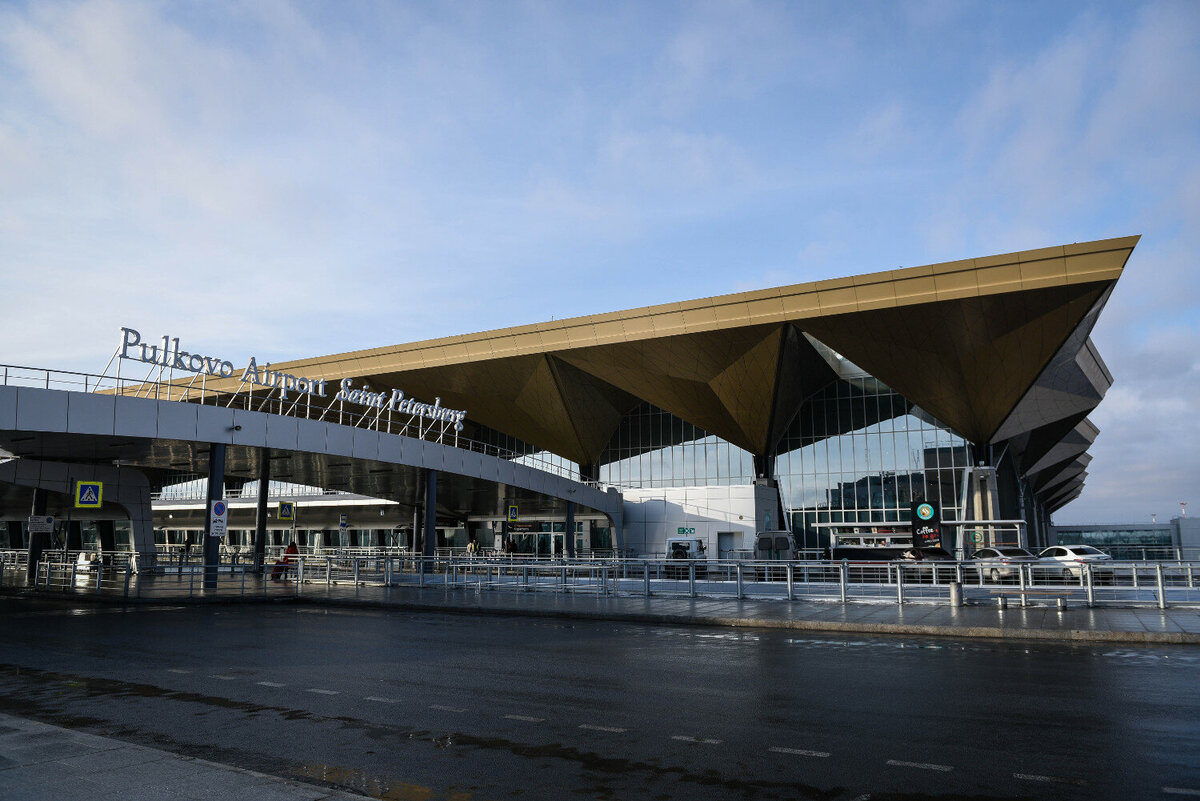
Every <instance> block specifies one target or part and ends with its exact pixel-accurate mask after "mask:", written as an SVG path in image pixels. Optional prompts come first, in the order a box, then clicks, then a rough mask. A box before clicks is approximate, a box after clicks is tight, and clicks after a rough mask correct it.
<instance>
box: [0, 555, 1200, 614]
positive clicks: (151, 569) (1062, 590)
mask: <svg viewBox="0 0 1200 801" xmlns="http://www.w3.org/2000/svg"><path fill="white" fill-rule="evenodd" d="M4 564H7V562H4ZM14 574H15V571H12V570H9V571H7V577H6V579H5V583H6V584H7V585H9V586H11V585H12V584H14V583H19V582H15V579H14ZM22 575H23V574H22ZM204 579H205V568H204V565H203V562H202V560H201V557H200V556H199V555H198V554H192V555H184V554H179V555H176V556H175V557H173V558H171V559H160V560H156V562H155V563H154V564H152V565H143V566H140V568H139V565H138V564H137V560H136V558H133V557H132V556H131V553H130V552H116V553H111V554H108V555H106V556H103V557H101V556H100V555H97V554H90V553H87V552H83V553H82V555H81V554H80V553H78V552H63V551H54V552H49V553H47V554H44V555H43V559H42V561H41V562H39V564H38V566H37V571H36V577H35V581H34V588H35V589H36V590H38V591H41V592H68V593H77V594H78V593H93V594H101V595H118V596H121V597H127V598H171V597H181V596H187V597H209V598H220V597H246V596H264V597H276V596H310V597H320V596H321V595H325V596H326V597H330V598H335V597H344V596H345V594H346V592H347V591H350V592H359V591H367V590H372V591H374V590H378V589H386V588H399V587H439V588H442V589H444V590H445V591H447V592H457V591H467V592H474V593H477V594H482V593H484V592H521V593H527V592H536V593H558V594H575V595H598V596H607V595H621V596H639V595H640V596H645V597H664V598H670V597H674V598H680V597H684V598H697V597H704V598H738V599H751V600H812V601H838V602H842V603H846V602H868V603H870V602H873V603H897V604H904V603H935V604H937V603H940V604H946V603H951V602H952V594H951V590H952V586H954V585H957V586H958V587H959V590H958V593H959V594H958V596H957V599H956V600H958V601H961V602H962V603H964V604H993V605H994V604H997V603H1000V604H1002V605H1007V604H1009V603H1015V604H1020V605H1021V606H1028V605H1031V604H1051V605H1059V606H1087V607H1097V606H1157V607H1159V608H1166V607H1167V606H1174V605H1183V606H1200V586H1197V581H1198V579H1200V563H1198V562H1178V563H1162V562H1155V563H1150V564H1147V563H1138V562H1104V563H1101V564H1099V565H1088V564H1083V565H1078V566H1068V567H1065V568H1064V567H1063V566H1061V565H1057V564H1055V565H1046V564H1042V563H1034V564H1028V565H1021V566H1019V567H1018V568H1016V569H1015V575H1011V576H1005V577H1003V578H1001V579H999V580H997V581H993V580H990V579H989V578H988V577H987V576H985V575H984V572H983V571H981V570H980V569H978V568H977V567H976V566H975V565H974V564H972V563H970V562H949V561H939V562H903V561H902V562H829V561H804V562H779V561H769V562H764V561H726V560H722V561H699V560H698V561H689V562H688V563H687V564H682V563H680V562H678V561H672V560H662V559H610V560H555V559H541V560H534V559H528V558H507V557H462V556H433V557H426V556H419V555H415V554H399V555H396V554H386V553H384V552H383V551H380V552H378V553H375V554H373V555H366V556H363V555H355V554H326V555H323V556H322V555H304V554H296V555H286V554H285V555H281V556H279V557H276V558H275V559H273V560H272V559H269V560H268V561H267V563H266V564H265V565H264V567H263V569H262V570H261V571H260V570H259V569H258V568H257V567H256V566H255V565H254V563H253V561H252V560H248V559H245V558H231V559H229V560H226V561H224V562H222V563H221V564H220V565H219V566H217V569H216V571H215V582H214V586H210V587H207V588H206V587H205V586H204V585H205V581H204ZM374 597H379V596H378V595H377V594H376V596H374Z"/></svg>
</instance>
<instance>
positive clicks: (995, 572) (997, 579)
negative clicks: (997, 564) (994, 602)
mask: <svg viewBox="0 0 1200 801" xmlns="http://www.w3.org/2000/svg"><path fill="white" fill-rule="evenodd" d="M988 577H989V578H990V579H991V580H992V583H993V584H999V583H1000V571H999V570H997V569H996V568H994V567H993V568H992V572H991V573H989V574H988Z"/></svg>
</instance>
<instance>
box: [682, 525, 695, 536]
mask: <svg viewBox="0 0 1200 801" xmlns="http://www.w3.org/2000/svg"><path fill="white" fill-rule="evenodd" d="M677 531H678V532H679V536H681V537H690V536H692V535H693V534H695V533H696V529H694V528H683V527H682V526H681V527H680V528H678V529H677Z"/></svg>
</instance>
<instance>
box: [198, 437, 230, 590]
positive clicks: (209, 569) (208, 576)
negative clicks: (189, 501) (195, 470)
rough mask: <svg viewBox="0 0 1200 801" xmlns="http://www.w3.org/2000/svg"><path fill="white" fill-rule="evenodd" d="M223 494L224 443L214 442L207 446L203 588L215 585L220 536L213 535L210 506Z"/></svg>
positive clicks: (212, 587)
mask: <svg viewBox="0 0 1200 801" xmlns="http://www.w3.org/2000/svg"><path fill="white" fill-rule="evenodd" d="M224 496H225V445H224V444H223V443H220V442H214V443H212V444H211V445H209V448H208V497H207V502H206V503H205V504H204V543H203V547H204V589H206V590H213V589H216V587H217V571H218V569H219V567H220V564H221V538H220V537H213V536H210V535H211V531H210V528H211V527H212V506H213V503H214V502H215V501H220V500H224Z"/></svg>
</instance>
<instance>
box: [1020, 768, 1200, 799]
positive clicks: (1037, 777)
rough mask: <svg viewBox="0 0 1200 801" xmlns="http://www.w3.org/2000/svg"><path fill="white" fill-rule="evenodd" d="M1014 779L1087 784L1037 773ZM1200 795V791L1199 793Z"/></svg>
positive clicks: (1081, 780)
mask: <svg viewBox="0 0 1200 801" xmlns="http://www.w3.org/2000/svg"><path fill="white" fill-rule="evenodd" d="M1013 778H1014V779H1022V780H1023V781H1027V782H1047V783H1049V782H1053V783H1055V784H1078V785H1080V786H1082V785H1085V784H1087V782H1085V781H1084V780H1083V779H1066V778H1063V777H1062V776H1041V775H1039V774H1036V773H1014V774H1013ZM1197 795H1200V793H1197Z"/></svg>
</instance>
